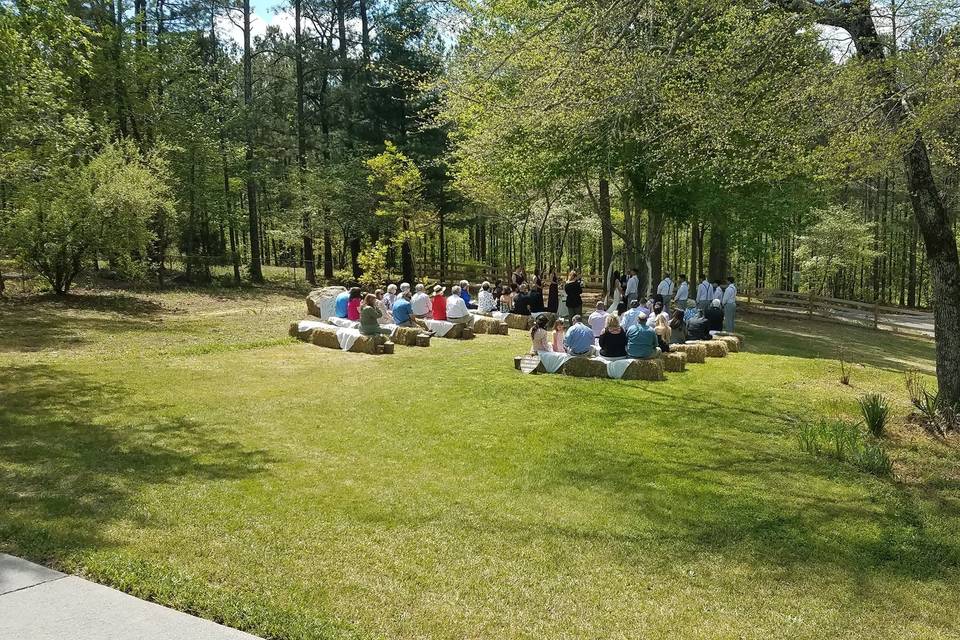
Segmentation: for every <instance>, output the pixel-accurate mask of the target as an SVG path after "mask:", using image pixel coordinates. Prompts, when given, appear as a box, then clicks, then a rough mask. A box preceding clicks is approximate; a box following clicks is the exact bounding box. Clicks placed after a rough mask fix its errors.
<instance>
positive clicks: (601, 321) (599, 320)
mask: <svg viewBox="0 0 960 640" xmlns="http://www.w3.org/2000/svg"><path fill="white" fill-rule="evenodd" d="M609 315H610V314H608V313H607V305H605V304H603V303H602V302H597V308H596V310H595V311H594V312H593V313H591V314H590V317H589V318H587V323H588V324H589V325H590V328H591V329H593V337H594V338H599V337H600V336H601V335H603V331H604V329H606V326H607V318H608V317H609Z"/></svg>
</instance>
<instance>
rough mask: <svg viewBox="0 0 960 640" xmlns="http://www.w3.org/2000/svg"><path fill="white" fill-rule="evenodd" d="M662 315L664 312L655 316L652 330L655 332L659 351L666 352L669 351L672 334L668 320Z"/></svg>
mask: <svg viewBox="0 0 960 640" xmlns="http://www.w3.org/2000/svg"><path fill="white" fill-rule="evenodd" d="M664 316H665V314H661V315H658V316H657V322H656V324H654V326H653V332H654V333H655V334H657V346H658V347H660V351H662V352H664V353H666V352H668V351H670V338H671V336H672V335H673V331H672V329H670V321H669V320H668V319H667V318H666V317H664Z"/></svg>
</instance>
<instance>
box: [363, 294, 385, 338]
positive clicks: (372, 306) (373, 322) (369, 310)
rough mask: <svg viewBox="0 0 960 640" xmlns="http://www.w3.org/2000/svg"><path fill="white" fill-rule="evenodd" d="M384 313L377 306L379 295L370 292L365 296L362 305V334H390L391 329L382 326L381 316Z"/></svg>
mask: <svg viewBox="0 0 960 640" xmlns="http://www.w3.org/2000/svg"><path fill="white" fill-rule="evenodd" d="M382 315H383V314H382V313H381V312H380V309H378V308H377V296H376V295H374V294H372V293H368V294H367V295H366V296H365V297H364V298H363V306H361V307H360V334H361V335H364V336H385V335H386V336H388V335H390V333H391V331H390V330H389V329H384V328H382V327H381V326H380V317H381V316H382Z"/></svg>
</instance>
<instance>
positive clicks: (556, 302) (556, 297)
mask: <svg viewBox="0 0 960 640" xmlns="http://www.w3.org/2000/svg"><path fill="white" fill-rule="evenodd" d="M559 306H560V280H559V279H558V278H557V272H556V271H555V270H554V268H553V267H550V288H549V289H548V290H547V311H549V312H550V313H556V312H557V309H558V308H559Z"/></svg>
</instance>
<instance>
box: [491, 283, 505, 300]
mask: <svg viewBox="0 0 960 640" xmlns="http://www.w3.org/2000/svg"><path fill="white" fill-rule="evenodd" d="M502 295H503V280H500V279H499V278H497V281H496V282H495V283H494V284H493V299H494V300H496V301H497V303H498V304H499V303H500V296H502Z"/></svg>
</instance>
